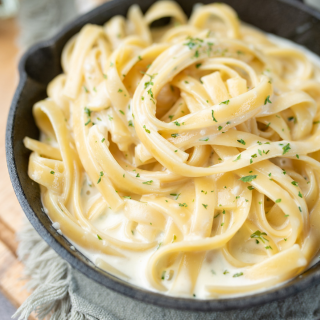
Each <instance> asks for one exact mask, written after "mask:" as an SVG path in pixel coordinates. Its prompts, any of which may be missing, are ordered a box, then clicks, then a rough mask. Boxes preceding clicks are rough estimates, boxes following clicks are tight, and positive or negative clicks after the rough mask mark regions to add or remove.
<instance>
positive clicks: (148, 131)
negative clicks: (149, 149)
mask: <svg viewBox="0 0 320 320" xmlns="http://www.w3.org/2000/svg"><path fill="white" fill-rule="evenodd" d="M143 128H144V130H146V133H149V134H150V133H151V132H150V130H149V129H147V128H146V126H145V125H144V126H143Z"/></svg>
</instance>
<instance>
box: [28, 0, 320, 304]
mask: <svg viewBox="0 0 320 320" xmlns="http://www.w3.org/2000/svg"><path fill="white" fill-rule="evenodd" d="M168 16H170V18H171V22H170V24H169V25H167V26H165V27H161V28H151V24H152V23H153V22H154V21H156V20H159V19H161V18H164V17H168ZM61 63H62V68H63V73H62V74H60V75H58V76H57V77H56V78H54V79H53V80H52V81H51V83H50V84H49V86H48V89H47V92H48V98H47V99H45V100H43V101H39V102H38V103H36V104H35V105H34V108H33V114H34V118H35V121H36V124H37V126H38V127H39V129H40V131H41V137H40V141H36V140H34V139H31V138H28V137H26V138H25V140H24V144H25V146H26V147H27V148H28V149H30V150H32V153H31V156H30V161H29V169H28V170H29V176H30V178H31V179H32V180H34V181H36V182H37V183H39V184H40V186H41V195H42V202H43V206H44V208H45V212H46V213H47V214H48V216H49V217H50V219H51V220H52V221H53V222H54V225H55V226H56V227H57V228H58V229H60V230H61V232H62V234H63V235H64V236H66V237H67V238H68V239H69V240H70V241H71V242H72V243H73V244H74V245H75V246H76V248H77V249H79V250H82V251H83V252H84V253H85V254H87V256H89V257H90V259H92V260H93V262H94V263H95V264H96V265H97V266H98V267H100V268H102V269H104V270H106V271H108V272H111V273H113V274H115V275H116V276H119V277H121V278H124V279H127V280H128V281H130V282H132V283H135V284H138V285H140V286H142V287H146V288H149V289H151V290H156V291H161V292H163V293H167V294H172V295H178V296H194V297H199V298H205V297H215V296H222V297H223V296H230V295H234V294H243V293H247V292H253V291H255V290H260V289H264V288H268V287H270V286H274V285H276V284H278V283H281V282H283V281H286V280H289V279H291V278H293V277H294V276H296V275H298V274H299V273H301V272H302V271H303V270H304V269H305V268H306V267H307V266H308V265H309V264H310V263H311V261H312V260H313V258H314V257H315V255H316V253H317V252H318V250H319V246H320V200H319V171H320V163H319V161H320V153H319V149H320V115H319V106H320V82H319V70H318V69H317V67H316V66H314V65H313V64H312V63H311V61H310V60H309V59H308V58H307V57H306V56H305V55H304V54H303V53H302V52H301V51H299V50H296V49H293V48H284V47H280V46H277V45H275V44H274V43H273V42H271V41H270V40H269V39H268V38H267V37H266V36H265V35H264V34H263V33H261V32H259V31H257V30H255V29H253V28H252V27H249V26H246V25H243V24H241V23H240V21H239V19H238V17H237V15H236V13H235V12H234V11H233V10H232V9H231V8H230V7H229V6H227V5H224V4H218V3H216V4H211V5H206V6H198V7H196V8H195V10H194V11H193V13H192V15H191V17H190V19H189V20H187V17H186V16H185V14H184V13H183V11H182V10H181V8H180V7H179V6H178V5H177V4H176V3H175V2H171V1H161V2H156V3H155V4H154V5H153V6H151V8H150V9H149V10H148V11H147V12H146V14H145V15H143V14H142V12H141V10H140V9H139V7H138V6H136V5H133V6H132V7H131V8H130V10H129V11H128V15H127V19H125V18H124V17H122V16H115V17H113V18H112V19H111V20H110V21H108V22H107V23H106V24H105V25H104V26H97V25H90V24H88V25H85V26H84V27H83V28H82V29H81V31H80V32H79V33H78V34H77V35H75V36H74V37H72V38H71V39H70V40H69V42H68V43H67V44H66V45H65V47H64V50H63V52H62V59H61ZM90 254H91V256H90Z"/></svg>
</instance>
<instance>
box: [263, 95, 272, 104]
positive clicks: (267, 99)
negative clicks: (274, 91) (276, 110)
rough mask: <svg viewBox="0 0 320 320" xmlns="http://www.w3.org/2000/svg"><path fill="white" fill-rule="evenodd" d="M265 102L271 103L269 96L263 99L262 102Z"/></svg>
mask: <svg viewBox="0 0 320 320" xmlns="http://www.w3.org/2000/svg"><path fill="white" fill-rule="evenodd" d="M267 103H272V102H271V101H270V96H267V97H266V99H265V100H264V104H265V105H266V104H267Z"/></svg>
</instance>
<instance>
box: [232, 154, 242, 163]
mask: <svg viewBox="0 0 320 320" xmlns="http://www.w3.org/2000/svg"><path fill="white" fill-rule="evenodd" d="M240 158H241V153H240V154H239V155H238V156H237V158H236V159H234V160H233V162H236V161H238V160H240Z"/></svg>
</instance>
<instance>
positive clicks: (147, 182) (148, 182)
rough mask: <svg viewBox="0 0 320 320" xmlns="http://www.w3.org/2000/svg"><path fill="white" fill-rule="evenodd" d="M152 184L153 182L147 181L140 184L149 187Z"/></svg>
mask: <svg viewBox="0 0 320 320" xmlns="http://www.w3.org/2000/svg"><path fill="white" fill-rule="evenodd" d="M152 182H153V180H149V181H145V182H142V184H147V185H148V186H150V184H151V183H152Z"/></svg>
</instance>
